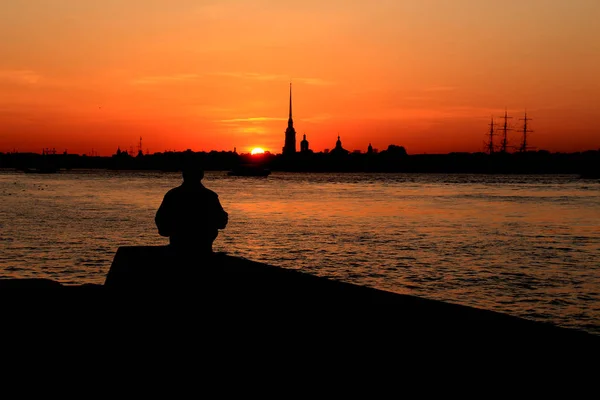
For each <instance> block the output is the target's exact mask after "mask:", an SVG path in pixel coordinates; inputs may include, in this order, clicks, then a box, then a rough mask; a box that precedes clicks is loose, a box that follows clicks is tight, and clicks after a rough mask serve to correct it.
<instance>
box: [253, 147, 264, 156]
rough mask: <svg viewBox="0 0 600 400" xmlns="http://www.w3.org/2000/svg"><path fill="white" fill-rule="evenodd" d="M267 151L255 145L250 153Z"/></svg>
mask: <svg viewBox="0 0 600 400" xmlns="http://www.w3.org/2000/svg"><path fill="white" fill-rule="evenodd" d="M264 152H265V151H264V150H263V149H261V148H260V147H255V148H253V149H252V151H251V152H250V154H252V155H256V154H263V153H264Z"/></svg>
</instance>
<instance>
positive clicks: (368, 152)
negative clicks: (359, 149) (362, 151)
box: [367, 143, 373, 154]
mask: <svg viewBox="0 0 600 400" xmlns="http://www.w3.org/2000/svg"><path fill="white" fill-rule="evenodd" d="M367 154H373V146H371V143H369V147H368V148H367Z"/></svg>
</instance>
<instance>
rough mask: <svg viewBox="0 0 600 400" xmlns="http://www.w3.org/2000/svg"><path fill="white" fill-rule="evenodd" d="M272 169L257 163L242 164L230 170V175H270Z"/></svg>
mask: <svg viewBox="0 0 600 400" xmlns="http://www.w3.org/2000/svg"><path fill="white" fill-rule="evenodd" d="M270 174H271V170H269V169H268V168H262V167H259V166H256V165H242V166H239V167H236V168H234V169H232V170H231V171H229V172H228V173H227V175H229V176H263V177H266V176H269V175H270Z"/></svg>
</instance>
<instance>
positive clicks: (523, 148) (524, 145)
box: [519, 111, 533, 153]
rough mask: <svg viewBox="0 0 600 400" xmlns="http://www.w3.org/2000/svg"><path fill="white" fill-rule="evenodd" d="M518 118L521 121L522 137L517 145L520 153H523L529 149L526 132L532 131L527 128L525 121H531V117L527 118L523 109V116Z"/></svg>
mask: <svg viewBox="0 0 600 400" xmlns="http://www.w3.org/2000/svg"><path fill="white" fill-rule="evenodd" d="M520 120H521V121H523V138H522V140H521V146H520V147H519V151H520V152H521V153H524V152H526V151H527V150H528V149H529V147H528V146H527V134H528V133H531V132H533V131H532V130H529V129H527V121H531V118H527V111H525V117H524V118H521V119H520Z"/></svg>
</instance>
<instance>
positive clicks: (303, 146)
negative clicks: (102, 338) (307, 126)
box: [300, 135, 309, 153]
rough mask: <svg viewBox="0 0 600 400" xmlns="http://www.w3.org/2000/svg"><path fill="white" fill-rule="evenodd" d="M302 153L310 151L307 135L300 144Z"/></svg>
mask: <svg viewBox="0 0 600 400" xmlns="http://www.w3.org/2000/svg"><path fill="white" fill-rule="evenodd" d="M300 152H301V153H308V152H309V149H308V140H306V135H303V139H302V141H301V142H300Z"/></svg>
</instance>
